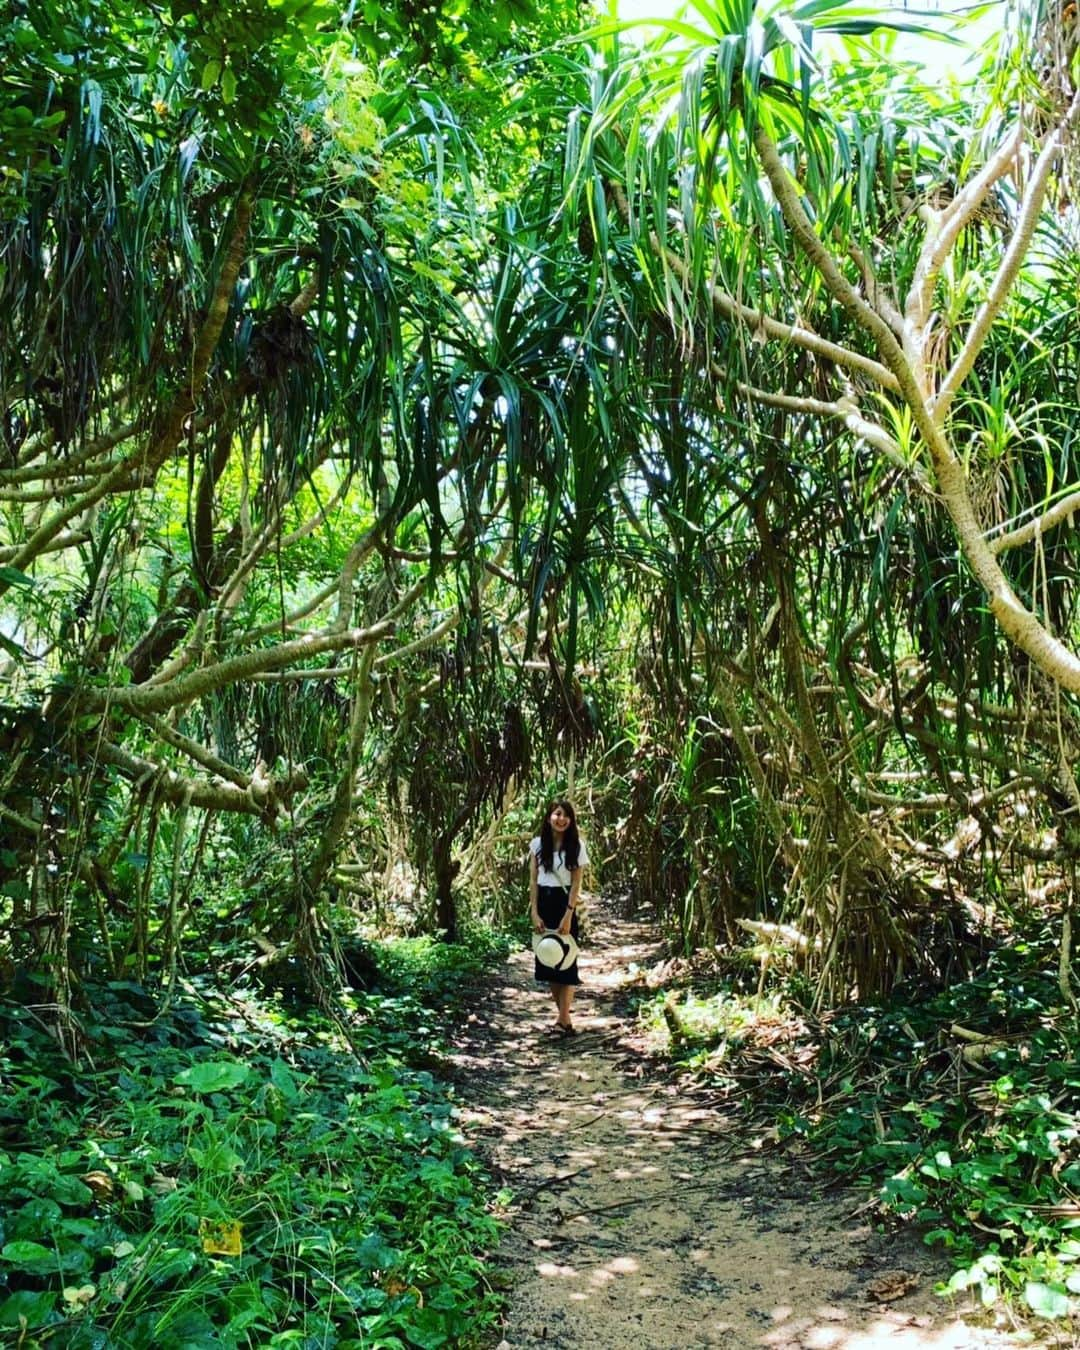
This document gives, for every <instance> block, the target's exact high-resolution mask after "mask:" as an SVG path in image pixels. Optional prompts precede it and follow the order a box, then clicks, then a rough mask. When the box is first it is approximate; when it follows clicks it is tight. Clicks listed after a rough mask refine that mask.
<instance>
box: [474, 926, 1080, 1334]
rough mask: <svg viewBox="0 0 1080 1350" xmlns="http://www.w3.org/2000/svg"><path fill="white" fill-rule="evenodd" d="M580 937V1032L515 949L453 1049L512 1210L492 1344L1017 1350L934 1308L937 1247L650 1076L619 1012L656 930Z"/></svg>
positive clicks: (702, 1101)
mask: <svg viewBox="0 0 1080 1350" xmlns="http://www.w3.org/2000/svg"><path fill="white" fill-rule="evenodd" d="M595 930H596V931H595V935H594V937H593V939H592V941H591V942H590V944H589V945H588V946H587V947H586V948H585V949H584V951H583V958H582V962H581V972H582V978H583V980H584V987H583V989H582V990H581V991H580V993H579V995H578V1001H577V1003H576V1004H575V1010H574V1013H575V1021H576V1023H577V1024H578V1027H579V1034H578V1035H577V1036H575V1037H573V1038H570V1039H568V1040H563V1039H561V1038H559V1037H556V1036H553V1035H552V1034H551V1032H550V1030H549V1024H550V1022H551V1021H552V1019H553V1013H554V1009H553V1005H552V1003H551V1001H550V999H549V998H547V997H546V995H545V994H544V993H543V991H538V990H537V988H536V986H535V985H534V982H533V978H532V956H531V953H528V952H521V953H518V954H516V955H514V956H512V957H511V958H510V960H509V961H508V962H507V964H506V965H505V967H503V970H502V972H501V974H502V983H501V984H500V983H498V982H496V984H495V985H494V986H493V987H492V988H491V990H490V991H489V992H488V994H487V996H486V997H485V998H484V999H482V1000H481V1003H480V1005H479V1006H478V1011H477V1014H476V1015H475V1016H474V1017H473V1018H471V1019H470V1022H469V1025H468V1026H467V1027H465V1028H463V1029H462V1034H461V1035H460V1037H459V1038H458V1042H457V1048H456V1053H455V1055H454V1061H455V1068H456V1077H457V1081H458V1088H457V1091H458V1097H459V1100H460V1101H461V1103H462V1111H461V1123H462V1125H463V1127H464V1128H465V1130H466V1133H467V1134H468V1135H469V1137H470V1138H471V1139H472V1140H473V1141H474V1143H475V1144H476V1146H477V1147H478V1149H479V1150H480V1151H481V1152H482V1153H483V1155H484V1156H485V1158H486V1159H487V1161H488V1164H489V1166H490V1167H491V1168H492V1170H493V1171H494V1173H495V1175H496V1177H497V1178H498V1179H500V1180H501V1181H502V1182H503V1183H504V1184H505V1186H506V1188H507V1189H508V1190H509V1191H510V1192H511V1193H512V1196H513V1201H512V1205H511V1211H510V1220H511V1226H510V1230H509V1232H508V1234H507V1237H506V1240H505V1242H504V1244H503V1246H502V1247H501V1248H500V1250H499V1252H498V1253H497V1254H496V1257H495V1260H494V1266H495V1269H496V1272H497V1277H498V1278H499V1280H500V1283H502V1278H503V1277H505V1282H506V1285H507V1288H508V1289H509V1310H508V1316H507V1321H506V1326H505V1328H504V1331H503V1337H504V1339H503V1342H502V1345H503V1347H504V1350H519V1348H520V1347H535V1346H545V1347H549V1348H552V1347H553V1348H555V1350H561V1348H562V1347H565V1348H566V1350H570V1347H577V1346H595V1347H598V1348H599V1350H623V1348H624V1347H634V1350H667V1348H668V1347H670V1348H671V1350H683V1347H686V1348H687V1350H689V1348H690V1347H708V1346H724V1347H729V1350H743V1348H744V1347H746V1348H747V1350H749V1348H750V1347H760V1348H761V1350H1002V1348H1003V1347H1006V1346H1013V1345H1019V1344H1028V1345H1031V1344H1032V1342H1031V1341H1030V1340H1029V1341H1026V1342H1024V1341H1021V1340H1019V1339H1017V1338H1016V1337H1014V1336H1010V1335H1009V1334H1008V1333H1007V1332H1006V1331H1005V1330H1004V1329H994V1328H990V1327H985V1328H979V1327H976V1326H974V1325H966V1324H965V1323H964V1322H962V1321H960V1320H958V1319H957V1317H956V1315H955V1314H954V1313H953V1312H952V1310H950V1308H949V1307H948V1306H947V1305H946V1304H943V1303H942V1302H941V1301H940V1300H939V1299H937V1298H935V1296H934V1295H933V1292H932V1287H933V1284H934V1281H935V1279H936V1278H938V1277H939V1276H940V1275H941V1273H942V1270H941V1266H940V1265H939V1264H938V1263H937V1260H936V1258H935V1257H934V1255H933V1254H932V1253H929V1252H927V1250H926V1249H925V1248H923V1247H922V1246H921V1245H920V1244H919V1243H918V1241H917V1240H916V1239H914V1238H912V1237H909V1236H907V1235H903V1236H902V1237H900V1238H896V1237H890V1236H887V1235H883V1234H880V1233H877V1232H875V1231H873V1230H872V1229H871V1228H870V1227H869V1226H868V1225H866V1224H865V1223H862V1222H860V1221H859V1220H858V1218H856V1217H854V1215H853V1212H854V1211H856V1210H857V1209H858V1207H859V1205H860V1203H861V1202H862V1201H863V1200H864V1199H865V1196H863V1195H853V1194H852V1193H847V1194H838V1193H837V1192H835V1191H834V1192H832V1193H831V1194H829V1195H827V1196H825V1197H822V1196H820V1195H817V1196H815V1195H814V1194H813V1193H812V1184H811V1183H810V1182H809V1181H808V1180H807V1178H806V1177H805V1176H804V1175H803V1173H802V1171H801V1169H799V1170H797V1168H796V1165H795V1164H793V1163H792V1162H791V1161H790V1160H789V1159H787V1158H785V1157H782V1156H770V1155H767V1154H762V1153H760V1152H758V1151H755V1149H754V1148H753V1147H752V1141H751V1140H750V1139H748V1138H747V1137H746V1135H745V1134H742V1133H740V1131H739V1129H738V1126H737V1124H736V1122H735V1121H734V1120H733V1119H732V1118H731V1117H730V1116H729V1115H725V1114H724V1112H723V1110H721V1109H720V1108H719V1107H718V1106H717V1104H716V1103H715V1101H713V1100H711V1099H710V1098H709V1096H708V1094H705V1093H700V1094H699V1093H693V1092H688V1091H687V1090H686V1089H685V1088H683V1087H681V1086H680V1085H678V1084H676V1083H673V1082H669V1081H667V1080H665V1079H664V1078H663V1077H661V1076H660V1075H659V1074H657V1073H656V1072H655V1071H654V1070H653V1069H652V1068H651V1067H650V1064H649V1061H648V1060H647V1059H646V1058H645V1057H644V1054H643V1049H642V1046H641V1044H640V1042H639V1041H637V1040H636V1039H635V1033H634V1028H633V1026H632V1025H631V1024H630V1023H629V1022H628V1021H627V1020H626V1019H625V1018H623V1017H621V1016H620V1015H619V1005H620V997H619V996H620V994H621V993H624V992H625V991H626V989H627V987H628V986H629V985H630V984H632V983H634V982H635V981H637V980H640V978H641V974H640V972H641V971H642V970H643V969H644V968H646V967H647V966H649V965H650V964H652V963H654V962H655V961H656V960H657V959H658V958H659V954H660V952H659V943H658V941H657V938H656V935H655V932H654V931H653V930H652V929H650V928H649V927H647V926H645V925H642V924H635V923H629V922H626V921H624V920H620V919H618V918H616V917H615V916H613V915H612V914H610V913H606V912H603V913H600V914H599V915H598V916H597V922H596V924H595ZM890 1286H891V1287H890ZM897 1289H900V1290H906V1291H907V1292H904V1293H902V1296H901V1297H899V1298H897V1299H896V1300H895V1301H890V1302H888V1303H885V1302H880V1301H878V1299H877V1298H876V1297H875V1292H877V1293H879V1294H881V1295H882V1297H884V1296H886V1295H887V1294H889V1293H895V1292H896V1291H897ZM1051 1343H1052V1342H1051ZM1060 1344H1062V1345H1071V1344H1072V1341H1071V1339H1070V1340H1068V1341H1062V1342H1060Z"/></svg>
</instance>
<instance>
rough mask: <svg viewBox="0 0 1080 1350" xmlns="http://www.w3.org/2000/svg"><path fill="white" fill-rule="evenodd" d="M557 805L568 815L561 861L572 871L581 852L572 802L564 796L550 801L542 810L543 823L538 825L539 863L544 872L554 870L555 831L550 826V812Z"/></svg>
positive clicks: (575, 813) (575, 814)
mask: <svg viewBox="0 0 1080 1350" xmlns="http://www.w3.org/2000/svg"><path fill="white" fill-rule="evenodd" d="M557 806H561V807H562V809H563V810H564V811H565V812H566V814H567V815H568V816H569V817H570V824H569V825H567V827H566V829H565V830H564V831H563V837H562V855H563V862H564V863H565V864H566V866H567V867H568V868H569V869H570V871H571V872H572V871H573V870H574V868H575V867H577V865H578V858H579V856H580V854H581V839H580V838H579V837H578V832H577V812H576V811H575V810H574V807H573V803H572V802H568V801H567V800H566V799H565V797H562V798H559V799H557V800H556V801H553V802H551V803H550V804H549V805H548V809H547V810H546V811H545V812H544V823H543V825H541V826H540V865H541V866H542V867H543V869H544V871H545V872H551V871H553V870H554V866H555V831H554V830H553V829H552V828H551V813H552V811H554V810H555V808H556V807H557Z"/></svg>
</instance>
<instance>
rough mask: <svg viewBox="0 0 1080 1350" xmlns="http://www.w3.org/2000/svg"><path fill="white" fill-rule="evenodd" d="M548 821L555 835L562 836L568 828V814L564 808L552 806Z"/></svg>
mask: <svg viewBox="0 0 1080 1350" xmlns="http://www.w3.org/2000/svg"><path fill="white" fill-rule="evenodd" d="M548 820H549V821H550V822H551V828H552V829H553V830H554V831H555V833H556V834H563V833H565V831H566V830H568V829H569V828H570V813H569V811H567V810H566V808H565V807H564V806H553V807H552V809H551V815H550V816H548Z"/></svg>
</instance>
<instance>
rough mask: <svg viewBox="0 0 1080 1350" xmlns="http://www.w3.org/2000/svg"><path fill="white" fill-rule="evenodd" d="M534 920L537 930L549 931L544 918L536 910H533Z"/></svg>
mask: <svg viewBox="0 0 1080 1350" xmlns="http://www.w3.org/2000/svg"><path fill="white" fill-rule="evenodd" d="M532 922H533V928H534V929H535V930H536V932H538V933H543V932H546V931H547V930H546V927H545V925H544V921H543V919H542V918H541V917H540V915H539V914H537V912H536V910H533V916H532Z"/></svg>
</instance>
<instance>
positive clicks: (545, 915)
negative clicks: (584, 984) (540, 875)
mask: <svg viewBox="0 0 1080 1350" xmlns="http://www.w3.org/2000/svg"><path fill="white" fill-rule="evenodd" d="M568 903H569V897H568V896H567V893H566V891H565V890H563V888H562V887H561V886H537V888H536V908H537V910H539V912H540V918H541V919H542V920H543V922H544V927H545V928H558V926H559V924H561V923H562V921H563V919H565V918H566V906H567V904H568ZM570 936H571V937H572V938H573V939H574V941H575V942H576V941H577V936H578V917H577V915H576V914H575V915H574V917H573V918H572V919H571V920H570ZM534 964H535V966H536V978H537V979H538V980H545V981H546V982H547V983H548V984H580V983H581V976H580V975H579V974H578V968H577V962H576V961H575V962H574V964H573V965H572V966H567V967H566V968H565V969H564V970H552V969H551V967H550V966H544V965H541V964H540V962H539V961H536V962H534Z"/></svg>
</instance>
